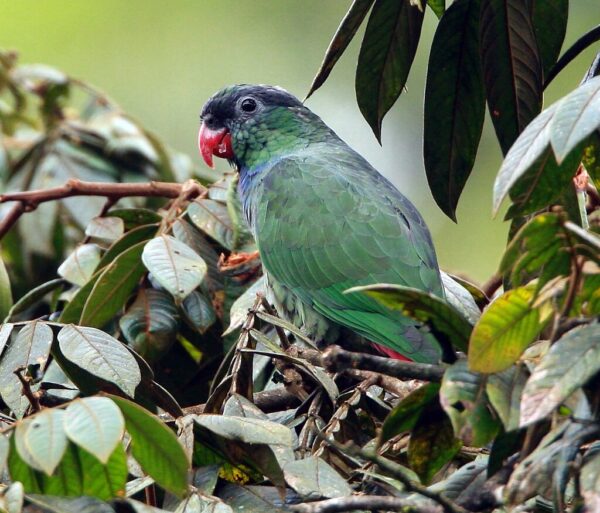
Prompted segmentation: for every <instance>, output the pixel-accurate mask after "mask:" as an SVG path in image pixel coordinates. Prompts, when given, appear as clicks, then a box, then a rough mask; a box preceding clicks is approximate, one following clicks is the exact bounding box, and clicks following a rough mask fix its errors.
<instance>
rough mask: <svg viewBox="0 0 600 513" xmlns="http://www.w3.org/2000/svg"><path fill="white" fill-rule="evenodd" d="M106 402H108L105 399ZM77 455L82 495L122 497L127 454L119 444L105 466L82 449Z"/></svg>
mask: <svg viewBox="0 0 600 513" xmlns="http://www.w3.org/2000/svg"><path fill="white" fill-rule="evenodd" d="M106 400H107V401H110V399H107V398H106ZM117 409H118V408H117ZM119 415H120V412H119ZM78 455H79V461H80V463H81V469H82V474H83V494H84V495H89V496H91V497H97V498H98V499H102V500H108V499H112V498H116V497H122V496H123V494H124V492H125V484H126V483H127V474H128V471H127V454H126V453H125V449H123V446H122V445H121V444H117V446H116V447H115V448H114V451H113V452H112V454H110V455H109V458H108V460H107V461H106V462H105V464H103V463H102V462H100V460H98V459H97V458H96V457H95V456H93V455H92V454H90V453H89V452H87V451H85V450H84V449H82V448H79V449H78Z"/></svg>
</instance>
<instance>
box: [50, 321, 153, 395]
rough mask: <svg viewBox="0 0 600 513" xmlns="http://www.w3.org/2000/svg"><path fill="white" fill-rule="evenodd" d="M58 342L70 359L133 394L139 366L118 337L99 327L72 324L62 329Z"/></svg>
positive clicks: (139, 374) (138, 378) (139, 378)
mask: <svg viewBox="0 0 600 513" xmlns="http://www.w3.org/2000/svg"><path fill="white" fill-rule="evenodd" d="M58 342H59V345H60V350H61V352H62V353H63V355H64V356H65V357H66V358H67V359H69V360H70V361H71V362H73V363H75V364H76V365H77V366H79V367H81V368H82V369H84V370H86V371H87V372H89V373H91V374H93V375H94V376H98V377H99V378H102V379H104V380H106V381H109V382H111V383H114V384H115V385H116V386H118V387H119V388H120V389H121V390H123V392H125V393H126V394H127V395H129V396H130V397H133V395H134V394H135V389H136V387H137V386H138V385H139V384H140V381H141V379H142V377H141V372H140V368H139V366H138V364H137V362H136V360H135V358H134V357H133V355H132V354H131V353H130V352H129V351H128V350H127V348H126V347H125V346H124V345H123V344H122V343H121V342H119V341H118V340H117V339H115V338H113V337H111V336H110V335H109V334H107V333H104V332H103V331H100V330H98V329H96V328H87V327H83V326H74V325H72V324H71V325H68V326H65V327H64V328H63V329H61V330H60V332H59V333H58Z"/></svg>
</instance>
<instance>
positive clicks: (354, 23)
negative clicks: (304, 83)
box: [306, 0, 374, 99]
mask: <svg viewBox="0 0 600 513" xmlns="http://www.w3.org/2000/svg"><path fill="white" fill-rule="evenodd" d="M373 2H374V0H354V1H353V2H352V5H351V6H350V9H348V12H347V13H346V15H345V16H344V18H343V19H342V21H341V23H340V26H339V27H338V29H337V30H336V32H335V34H334V35H333V39H332V40H331V42H330V43H329V47H328V48H327V50H326V51H325V57H323V62H322V63H321V67H320V68H319V71H317V74H316V75H315V78H313V81H312V84H311V86H310V89H309V91H308V94H307V95H306V98H307V99H308V97H309V96H310V95H311V94H313V93H314V92H315V91H316V90H317V89H319V87H321V86H322V85H323V84H324V83H325V81H326V80H327V77H329V74H330V73H331V70H332V69H333V67H334V66H335V65H336V63H337V61H338V59H339V58H340V57H341V56H342V54H343V53H344V52H345V51H346V48H348V45H349V44H350V41H352V38H353V37H354V36H355V34H356V31H357V30H358V27H360V24H361V23H362V21H363V20H364V19H365V16H366V15H367V13H368V12H369V9H370V8H371V5H373Z"/></svg>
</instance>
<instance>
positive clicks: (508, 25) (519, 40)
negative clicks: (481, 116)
mask: <svg viewBox="0 0 600 513" xmlns="http://www.w3.org/2000/svg"><path fill="white" fill-rule="evenodd" d="M480 44H481V60H482V64H483V77H484V83H485V88H486V97H487V101H488V106H489V110H490V115H491V118H492V122H493V124H494V129H495V130H496V136H497V137H498V141H499V142H500V147H501V148H502V152H503V153H504V154H506V153H507V152H508V150H509V149H510V147H511V146H512V144H513V143H514V142H515V140H516V139H517V137H518V136H519V134H520V133H521V132H522V131H523V129H524V128H525V127H526V126H527V125H528V124H529V123H530V122H531V120H533V118H535V116H536V115H537V114H538V113H539V112H540V109H541V107H542V63H541V59H540V56H539V53H538V48H537V42H536V40H535V33H534V30H533V24H532V21H531V13H530V6H529V3H528V2H523V1H522V0H484V1H483V2H482V4H481V18H480Z"/></svg>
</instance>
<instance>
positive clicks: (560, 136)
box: [550, 77, 600, 163]
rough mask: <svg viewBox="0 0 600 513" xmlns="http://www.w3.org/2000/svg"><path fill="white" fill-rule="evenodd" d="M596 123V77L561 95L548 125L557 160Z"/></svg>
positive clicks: (599, 98)
mask: <svg viewBox="0 0 600 513" xmlns="http://www.w3.org/2000/svg"><path fill="white" fill-rule="evenodd" d="M599 126H600V77H593V78H591V79H590V80H588V81H587V82H585V83H583V84H582V85H580V86H579V87H578V88H577V89H575V90H574V91H572V92H571V93H569V94H568V95H567V96H565V97H564V98H563V99H562V100H561V101H560V104H559V105H558V107H557V109H556V113H555V114H554V117H553V118H552V122H551V124H550V143H551V144H552V148H553V149H554V154H555V155H556V160H557V161H558V163H562V161H563V160H564V159H565V158H566V157H567V155H569V153H571V151H572V150H573V149H575V147H576V146H577V145H578V144H579V143H580V142H582V141H583V140H584V139H586V138H587V137H588V136H589V135H591V134H592V133H593V132H594V131H595V130H596V129H597V128H598V127H599Z"/></svg>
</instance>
